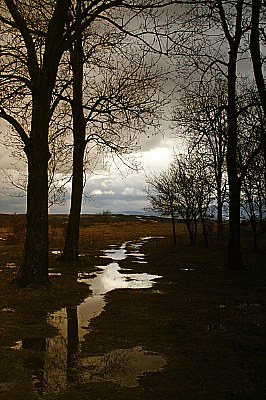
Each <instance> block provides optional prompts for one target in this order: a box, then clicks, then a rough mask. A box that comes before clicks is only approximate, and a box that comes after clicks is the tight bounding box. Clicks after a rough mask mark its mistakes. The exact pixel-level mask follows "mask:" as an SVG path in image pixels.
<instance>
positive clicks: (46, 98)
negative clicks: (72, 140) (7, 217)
mask: <svg viewBox="0 0 266 400" xmlns="http://www.w3.org/2000/svg"><path fill="white" fill-rule="evenodd" d="M6 3H7V5H8V7H9V10H10V13H11V15H12V16H13V18H14V19H15V21H16V23H17V25H18V29H19V30H20V32H21V35H22V37H23V38H24V41H25V45H26V47H27V52H28V69H29V74H30V77H31V92H32V120H31V132H30V137H29V139H28V140H27V141H26V143H25V153H26V155H27V159H28V189H27V226H26V238H25V243H24V252H23V259H22V263H21V265H20V267H19V271H18V274H17V277H16V281H17V283H18V285H19V286H22V287H25V286H27V285H30V284H34V285H48V284H49V276H48V250H49V249H48V245H49V243H48V161H49V158H50V154H49V148H48V133H49V124H50V119H51V110H50V107H51V101H52V93H53V89H54V85H55V81H56V76H57V71H58V66H59V63H60V59H61V57H62V54H63V51H64V48H63V35H64V27H65V23H66V20H67V16H68V11H69V7H70V4H71V1H70V0H57V2H56V6H55V11H54V14H53V16H52V17H51V19H50V22H49V26H48V31H47V35H46V42H45V51H44V54H43V60H42V64H41V65H39V64H38V57H37V54H36V51H35V46H34V41H33V39H32V38H31V33H30V31H29V30H28V28H27V26H26V23H25V21H24V20H23V18H22V17H21V15H20V14H19V12H18V10H17V8H16V6H15V4H14V2H13V1H12V0H9V1H8V2H6ZM22 139H23V137H22Z"/></svg>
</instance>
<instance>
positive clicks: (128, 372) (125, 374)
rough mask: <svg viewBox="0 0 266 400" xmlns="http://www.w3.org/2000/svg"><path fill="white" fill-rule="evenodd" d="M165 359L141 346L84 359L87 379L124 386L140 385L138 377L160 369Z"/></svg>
mask: <svg viewBox="0 0 266 400" xmlns="http://www.w3.org/2000/svg"><path fill="white" fill-rule="evenodd" d="M165 364H166V361H165V359H164V358H163V357H162V356H160V355H158V354H153V353H150V352H148V351H145V350H143V348H142V347H141V346H137V347H133V348H132V349H128V350H125V349H118V350H113V351H111V352H109V353H107V354H104V355H103V356H96V357H88V358H85V359H83V360H82V367H85V368H86V371H85V373H84V378H85V380H86V381H88V380H89V381H94V382H98V381H102V380H105V381H109V382H113V383H116V384H119V385H120V386H123V387H134V386H138V385H139V383H138V378H139V377H140V376H141V375H143V374H144V373H145V372H152V371H157V372H158V371H160V370H162V368H163V367H164V365H165Z"/></svg>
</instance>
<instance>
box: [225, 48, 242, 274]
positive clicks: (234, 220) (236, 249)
mask: <svg viewBox="0 0 266 400" xmlns="http://www.w3.org/2000/svg"><path fill="white" fill-rule="evenodd" d="M232 47H233V46H232ZM236 59H237V48H236V47H234V48H233V49H232V48H231V51H230V55H229V65H228V147H227V155H226V161H227V173H228V184H229V244H228V269H229V270H242V269H244V265H243V260H242V253H241V244H240V188H241V184H240V181H239V178H238V173H237V172H238V171H237V110H236Z"/></svg>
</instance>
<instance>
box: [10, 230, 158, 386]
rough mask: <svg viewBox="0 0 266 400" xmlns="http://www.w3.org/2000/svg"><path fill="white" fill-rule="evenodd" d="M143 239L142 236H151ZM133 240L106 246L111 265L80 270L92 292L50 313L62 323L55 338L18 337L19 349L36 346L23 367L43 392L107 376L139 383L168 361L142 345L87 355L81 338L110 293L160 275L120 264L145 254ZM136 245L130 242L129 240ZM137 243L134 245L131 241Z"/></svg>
mask: <svg viewBox="0 0 266 400" xmlns="http://www.w3.org/2000/svg"><path fill="white" fill-rule="evenodd" d="M148 239H149V238H144V239H142V241H143V240H148ZM127 244H128V242H126V243H124V244H123V245H122V246H121V247H120V248H117V249H116V248H114V247H113V246H112V248H111V249H108V250H106V251H104V257H107V258H111V259H112V262H110V263H109V264H108V265H107V266H101V267H98V268H99V270H98V271H97V272H95V273H93V274H88V273H79V276H78V281H79V282H83V283H86V284H88V285H89V286H90V289H91V290H92V294H91V295H90V296H89V297H87V298H86V299H85V300H84V301H83V302H82V303H81V304H80V305H79V306H77V307H74V308H63V309H61V310H59V311H57V312H55V313H53V314H50V315H49V316H48V322H49V323H50V324H51V325H53V326H55V327H56V328H58V330H59V334H58V335H57V336H55V337H54V338H33V339H26V340H22V341H19V342H17V343H16V344H15V346H13V349H15V350H22V349H31V350H34V355H33V356H30V357H29V358H27V359H26V360H25V361H24V364H23V366H24V367H25V368H29V369H30V370H31V374H32V379H33V384H34V387H35V389H36V391H37V392H38V393H39V394H48V393H58V392H62V391H64V390H65V389H66V388H67V385H69V384H77V383H89V382H92V381H93V382H98V381H108V382H112V383H115V384H118V385H120V386H124V387H134V386H137V385H138V384H139V383H138V378H139V377H140V376H141V375H142V374H144V373H146V372H153V371H154V372H156V371H160V370H161V369H162V368H163V366H164V365H165V364H166V360H165V358H164V357H163V356H161V355H159V354H155V353H152V352H148V351H146V350H145V349H143V348H142V347H141V346H137V347H133V348H130V349H115V350H112V351H110V352H108V353H105V354H100V355H97V356H90V357H85V356H84V355H82V345H81V343H82V341H83V340H85V339H86V337H85V335H86V334H88V333H89V332H90V327H89V325H90V321H91V319H92V318H95V317H97V316H98V315H100V314H101V313H102V311H103V309H104V306H105V304H106V301H105V294H106V293H108V292H110V291H112V290H115V289H149V288H152V286H153V285H154V283H155V279H158V278H160V276H157V275H150V274H147V273H141V274H135V273H131V270H130V269H125V268H123V269H122V268H121V267H120V266H119V263H118V262H117V261H120V260H124V259H125V258H126V257H131V258H130V260H131V259H132V260H131V261H134V258H138V257H142V258H144V255H143V254H140V253H138V251H137V249H138V248H139V247H140V246H141V243H139V244H135V245H134V246H133V247H134V252H133V253H130V251H129V252H127V250H126V247H127ZM130 244H131V243H130ZM131 248H132V244H131Z"/></svg>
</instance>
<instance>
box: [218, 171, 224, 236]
mask: <svg viewBox="0 0 266 400" xmlns="http://www.w3.org/2000/svg"><path fill="white" fill-rule="evenodd" d="M221 176H222V173H221V172H220V171H219V172H218V179H217V225H218V239H219V240H222V239H223V199H222V189H221V188H222V178H221Z"/></svg>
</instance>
